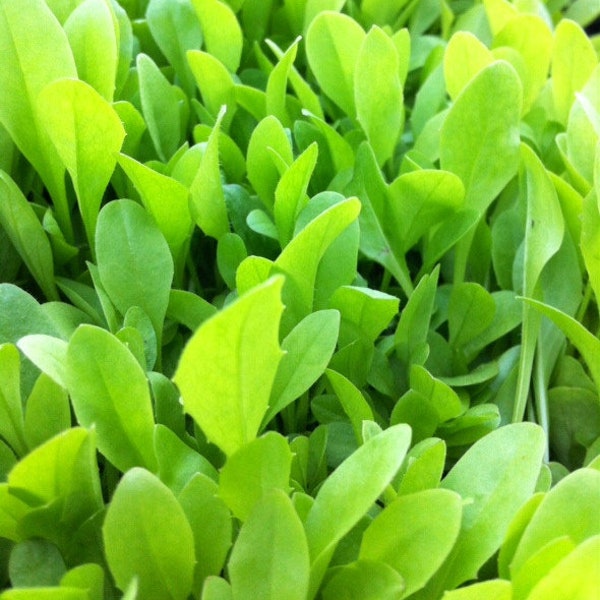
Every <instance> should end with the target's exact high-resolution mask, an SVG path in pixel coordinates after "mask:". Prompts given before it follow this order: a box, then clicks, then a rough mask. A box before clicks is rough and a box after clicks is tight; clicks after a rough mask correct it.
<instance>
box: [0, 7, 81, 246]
mask: <svg viewBox="0 0 600 600" xmlns="http://www.w3.org/2000/svg"><path fill="white" fill-rule="evenodd" d="M40 32H43V35H41V34H40ZM0 56H2V57H3V62H4V65H5V67H4V68H3V69H0V123H1V124H2V125H3V126H4V127H5V128H6V130H7V131H8V132H9V134H10V136H11V138H12V139H13V140H14V142H15V143H16V145H17V146H18V148H19V150H20V151H21V152H22V153H23V154H24V155H25V157H26V158H27V160H28V161H29V162H30V163H31V164H32V165H33V166H34V168H35V170H36V171H37V172H38V173H39V175H40V177H41V178H42V180H43V181H44V183H45V184H46V186H47V187H48V190H49V191H50V195H51V197H52V200H53V202H54V204H55V207H56V212H57V220H58V222H59V224H60V227H61V229H62V231H63V233H64V234H65V236H66V237H67V240H70V239H71V238H72V236H73V233H72V231H73V230H72V225H71V219H70V216H69V207H68V203H67V197H66V191H65V186H64V171H65V170H64V167H63V165H62V162H61V161H60V159H59V157H58V156H57V154H56V152H55V150H54V146H53V145H52V143H51V142H50V139H49V138H48V135H47V134H46V132H45V129H44V128H43V126H42V125H41V123H40V121H39V117H38V115H37V97H38V94H39V93H40V92H41V90H42V89H44V87H46V85H48V84H49V83H51V82H52V81H54V80H56V79H60V78H62V77H73V78H75V77H77V70H76V68H75V61H74V60H73V54H72V52H71V48H70V47H69V42H68V40H67V35H66V34H65V32H64V30H63V29H62V27H61V26H60V24H59V22H58V21H57V20H56V18H55V17H54V15H53V14H52V12H51V11H50V9H49V8H48V5H47V3H46V2H44V0H23V1H22V2H18V3H16V4H15V2H13V1H12V0H2V2H1V3H0Z"/></svg>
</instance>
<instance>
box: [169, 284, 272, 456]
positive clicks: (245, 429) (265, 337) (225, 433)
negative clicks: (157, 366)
mask: <svg viewBox="0 0 600 600" xmlns="http://www.w3.org/2000/svg"><path fill="white" fill-rule="evenodd" d="M282 286H283V279H282V278H280V277H278V278H273V279H271V280H269V281H267V282H266V283H264V284H262V285H260V286H258V287H256V288H254V289H253V290H251V291H250V292H248V293H247V294H245V295H243V296H242V297H240V298H239V299H238V300H236V301H235V302H234V303H232V304H230V305H229V306H227V307H226V308H225V309H223V310H222V311H221V312H219V313H217V314H216V315H215V316H214V317H212V318H210V319H208V320H207V321H206V322H204V323H203V324H202V325H201V326H200V328H199V329H198V330H197V331H196V333H195V334H194V336H193V337H192V338H191V340H190V341H189V342H188V344H187V346H186V347H185V349H184V351H183V353H182V355H181V359H180V362H179V366H178V367H177V371H176V373H175V377H174V381H175V383H176V384H177V386H178V387H179V389H180V391H181V395H182V397H183V404H184V407H185V410H186V412H188V413H189V414H190V415H191V416H192V417H193V418H194V420H195V421H196V423H198V425H199V426H200V427H201V428H202V430H203V431H204V433H205V435H206V437H207V438H208V439H209V441H211V442H213V443H215V444H216V445H217V446H219V447H220V448H221V449H222V450H223V451H224V452H225V453H226V454H227V455H231V454H233V453H234V452H235V451H236V450H238V449H239V448H241V447H242V446H243V445H244V444H246V443H248V442H250V441H252V440H253V439H254V438H255V437H256V434H257V432H258V430H259V427H260V424H261V421H262V419H263V417H264V415H265V412H266V410H267V407H268V403H269V397H270V394H271V387H272V385H273V381H274V379H275V374H276V372H277V367H278V364H279V361H280V360H281V356H282V352H281V349H280V347H279V320H280V318H281V313H282V311H283V305H282V303H281V299H280V297H281V288H282Z"/></svg>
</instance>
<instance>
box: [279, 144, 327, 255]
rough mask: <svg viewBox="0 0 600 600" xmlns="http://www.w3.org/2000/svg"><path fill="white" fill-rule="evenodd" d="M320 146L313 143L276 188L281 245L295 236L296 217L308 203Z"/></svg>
mask: <svg viewBox="0 0 600 600" xmlns="http://www.w3.org/2000/svg"><path fill="white" fill-rule="evenodd" d="M318 154H319V146H318V145H317V144H316V143H314V142H313V143H312V144H311V145H310V146H309V147H308V148H307V149H306V150H305V151H304V152H303V153H302V154H301V155H300V156H299V157H298V158H297V159H296V160H295V161H294V162H293V163H292V164H291V165H290V166H289V168H288V169H287V171H285V173H284V174H283V175H282V176H281V179H280V180H279V183H278V184H277V187H276V188H275V203H274V206H273V215H274V217H275V224H276V225H277V232H278V237H279V241H280V242H281V246H282V247H284V246H286V245H287V244H288V243H289V242H290V240H291V239H292V237H293V234H294V225H295V223H296V218H297V217H298V215H299V214H300V212H301V211H302V209H303V208H304V207H305V206H306V204H307V203H308V197H307V195H306V190H307V188H308V184H309V182H310V178H311V175H312V173H313V170H314V168H315V165H316V164H317V156H318Z"/></svg>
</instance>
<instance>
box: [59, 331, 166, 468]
mask: <svg viewBox="0 0 600 600" xmlns="http://www.w3.org/2000/svg"><path fill="white" fill-rule="evenodd" d="M66 378H67V387H68V390H69V393H70V395H71V401H72V403H73V407H74V409H75V414H76V416H77V420H78V421H79V423H80V424H81V425H82V426H84V427H95V430H96V432H97V436H98V449H99V450H100V452H102V453H103V454H104V455H105V456H106V457H107V458H108V460H110V461H111V462H112V463H113V464H114V465H115V466H116V467H117V468H118V469H119V470H121V471H123V472H125V471H126V470H127V469H129V468H131V467H133V466H138V465H142V466H147V467H148V468H149V469H152V470H154V469H155V467H156V458H155V456H154V447H153V432H154V417H153V414H152V402H151V399H150V390H149V387H148V381H147V379H146V376H145V374H144V372H143V371H142V368H141V367H140V365H139V363H138V362H137V360H136V359H135V357H134V356H133V354H131V352H129V350H128V349H127V348H126V347H125V346H124V345H123V344H122V343H121V342H120V341H119V340H118V339H117V338H116V337H115V336H113V335H111V334H110V333H108V332H107V331H105V330H103V329H100V328H99V327H93V326H91V325H82V326H81V327H80V328H79V329H78V330H77V331H76V332H75V333H74V335H73V337H72V338H71V341H70V342H69V348H68V350H67V373H66Z"/></svg>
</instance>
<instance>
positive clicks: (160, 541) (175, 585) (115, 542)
mask: <svg viewBox="0 0 600 600" xmlns="http://www.w3.org/2000/svg"><path fill="white" fill-rule="evenodd" d="M102 532H103V539H104V546H105V548H106V558H107V561H108V565H109V567H110V570H111V572H112V574H113V576H114V578H115V581H116V583H117V585H118V586H119V588H121V589H122V590H126V589H127V587H128V586H129V584H130V583H131V580H132V579H133V578H136V579H137V583H138V589H139V593H140V597H143V598H147V599H148V600H163V599H166V598H169V599H170V600H185V599H186V598H187V597H188V596H189V594H190V592H191V590H192V582H193V572H194V563H195V557H194V539H193V534H192V530H191V527H190V524H189V523H188V520H187V519H186V516H185V513H184V512H183V508H182V507H181V505H180V504H179V502H177V499H176V498H175V496H174V495H173V492H171V490H170V489H169V488H168V487H167V486H166V485H165V484H164V483H161V481H160V480H159V479H158V478H157V477H156V476H155V475H152V474H151V473H149V472H148V471H146V470H144V469H140V468H135V469H132V470H131V471H129V472H128V473H126V474H125V475H124V476H123V479H121V481H120V482H119V485H118V486H117V489H116V491H115V493H114V496H113V498H112V501H111V503H110V505H109V507H108V510H107V513H106V518H105V520H104V525H103V527H102Z"/></svg>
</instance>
